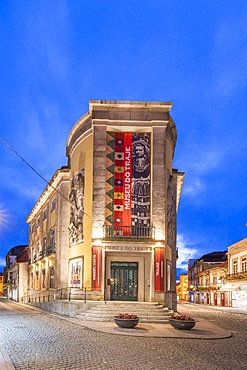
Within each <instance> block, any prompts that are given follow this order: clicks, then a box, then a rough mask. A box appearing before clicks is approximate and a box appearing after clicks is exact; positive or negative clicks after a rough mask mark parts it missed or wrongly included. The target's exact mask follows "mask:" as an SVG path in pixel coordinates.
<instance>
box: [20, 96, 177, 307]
mask: <svg viewBox="0 0 247 370" xmlns="http://www.w3.org/2000/svg"><path fill="white" fill-rule="evenodd" d="M171 108H172V104H171V103H165V102H157V103H156V102H133V101H104V100H99V101H98V100H97V101H90V103H89V112H88V113H86V114H85V115H84V116H83V117H81V118H80V119H79V120H78V121H77V122H76V124H75V125H74V126H73V127H72V129H71V131H70V133H69V136H68V139H67V143H66V155H67V157H68V167H67V168H64V170H62V171H61V170H59V171H58V173H56V174H55V175H54V176H55V177H54V178H53V179H52V181H51V184H53V185H54V184H55V185H56V186H53V187H52V188H49V186H48V187H47V189H46V190H45V191H44V193H43V194H42V195H41V197H40V199H39V201H38V202H37V203H36V205H35V206H34V208H33V210H32V211H31V213H30V215H29V216H28V218H27V222H28V224H29V253H30V256H29V296H30V297H31V296H32V295H33V294H34V293H35V292H36V293H38V292H42V291H43V293H44V292H45V291H47V294H49V292H51V291H52V289H57V290H58V289H60V291H61V296H62V290H63V289H64V290H66V289H67V291H68V292H69V294H71V292H72V291H75V290H76V289H77V290H79V291H82V292H84V291H85V292H86V294H87V299H88V300H117V301H140V302H153V301H155V302H164V303H165V304H166V305H167V306H168V307H169V308H171V309H174V310H176V304H177V299H176V259H177V249H176V212H177V209H178V203H179V199H180V194H181V190H182V184H183V179H184V174H183V173H181V172H179V171H177V170H174V169H173V165H172V160H173V156H174V151H175V146H176V140H177V132H176V126H175V123H174V121H173V119H172V117H171V116H170V110H171ZM58 178H59V179H60V180H59V187H57V182H58V180H57V179H58ZM54 188H56V189H58V190H59V193H58V192H57V191H56V190H55V189H54ZM54 198H56V199H57V207H56V211H55V213H53V212H54V211H53V212H51V208H50V207H51V203H52V200H53V199H54ZM45 212H47V214H46V217H47V220H44V213H45ZM52 213H53V214H52ZM38 225H39V226H38ZM51 232H52V233H55V239H54V238H53V239H52V240H53V242H52V243H51V236H50V235H51V234H50V233H51ZM54 240H55V241H54ZM54 243H55V244H54ZM47 246H49V247H50V253H48V252H47V251H48V249H47ZM55 294H56V293H54V296H55Z"/></svg>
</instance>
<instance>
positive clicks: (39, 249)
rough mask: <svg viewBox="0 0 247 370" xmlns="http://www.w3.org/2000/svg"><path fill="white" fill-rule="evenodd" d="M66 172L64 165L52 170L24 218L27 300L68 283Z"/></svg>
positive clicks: (67, 179)
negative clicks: (26, 233)
mask: <svg viewBox="0 0 247 370" xmlns="http://www.w3.org/2000/svg"><path fill="white" fill-rule="evenodd" d="M69 174H70V172H69V169H68V168H67V167H62V168H61V169H60V170H57V171H56V173H55V174H54V176H53V177H52V179H51V181H50V182H49V185H47V187H46V188H45V190H44V191H43V193H42V194H41V196H40V197H39V199H38V201H37V202H36V204H35V205H34V207H33V209H32V210H31V212H30V214H29V215H28V217H27V219H26V222H27V223H28V225H29V231H28V235H29V241H28V243H29V249H28V251H29V256H28V257H29V258H28V299H29V300H31V299H35V300H36V299H40V296H42V297H43V298H42V299H43V300H48V299H50V296H51V297H53V290H54V289H56V288H60V289H61V288H64V289H67V287H68V220H69V214H68V212H69V207H68V191H69V182H70V176H69Z"/></svg>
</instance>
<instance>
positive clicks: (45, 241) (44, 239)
mask: <svg viewBox="0 0 247 370" xmlns="http://www.w3.org/2000/svg"><path fill="white" fill-rule="evenodd" d="M46 245H47V240H46V237H45V236H44V237H43V245H42V249H43V252H45V251H46Z"/></svg>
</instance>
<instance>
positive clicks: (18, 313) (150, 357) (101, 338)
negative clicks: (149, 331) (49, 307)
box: [0, 299, 247, 370]
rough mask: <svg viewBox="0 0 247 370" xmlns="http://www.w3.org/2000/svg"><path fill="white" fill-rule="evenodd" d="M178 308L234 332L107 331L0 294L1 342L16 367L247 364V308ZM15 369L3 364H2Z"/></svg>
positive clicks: (61, 368)
mask: <svg viewBox="0 0 247 370" xmlns="http://www.w3.org/2000/svg"><path fill="white" fill-rule="evenodd" d="M178 311H179V312H181V313H187V314H189V315H190V316H193V317H195V318H196V319H197V320H200V318H204V319H207V320H209V321H210V322H212V323H214V324H215V325H218V326H220V327H222V328H224V329H226V330H229V331H231V332H232V334H233V335H232V337H230V338H227V339H217V340H208V339H207V340H196V339H176V338H147V337H133V336H120V335H114V334H106V333H102V332H97V331H94V330H90V329H87V328H85V327H84V326H83V321H78V324H75V323H74V322H71V321H69V320H68V318H66V317H62V316H58V315H53V314H50V313H48V312H44V311H41V310H37V309H35V310H34V309H32V308H29V307H28V306H24V305H19V304H16V303H13V302H9V301H6V300H5V299H0V332H1V338H0V345H1V350H2V351H6V352H7V354H8V356H9V357H10V359H11V361H12V364H13V366H12V369H20V370H27V369H35V370H48V369H49V370H56V369H59V370H68V369H81V370H82V369H114V370H116V369H119V370H122V369H128V370H129V369H167V370H169V369H175V370H176V369H185V368H187V369H198V370H199V369H200V370H204V369H205V370H216V369H217V370H221V369H222V370H226V369H234V370H238V369H239V370H244V369H246V363H247V353H246V351H245V349H246V332H247V313H239V312H228V311H227V309H225V310H220V309H214V308H212V307H207V306H199V305H193V304H188V303H180V304H179V305H178ZM5 368H6V369H11V367H8V368H7V367H3V366H2V367H1V362H0V369H1V370H2V369H5Z"/></svg>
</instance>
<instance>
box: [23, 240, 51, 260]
mask: <svg viewBox="0 0 247 370" xmlns="http://www.w3.org/2000/svg"><path fill="white" fill-rule="evenodd" d="M55 252H56V247H55V245H54V244H52V245H49V246H48V247H46V248H45V249H42V250H41V251H39V252H38V253H35V254H34V255H33V257H31V258H29V260H28V262H29V263H34V262H36V261H39V260H41V259H42V258H44V257H46V256H49V255H50V254H52V253H55Z"/></svg>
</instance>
